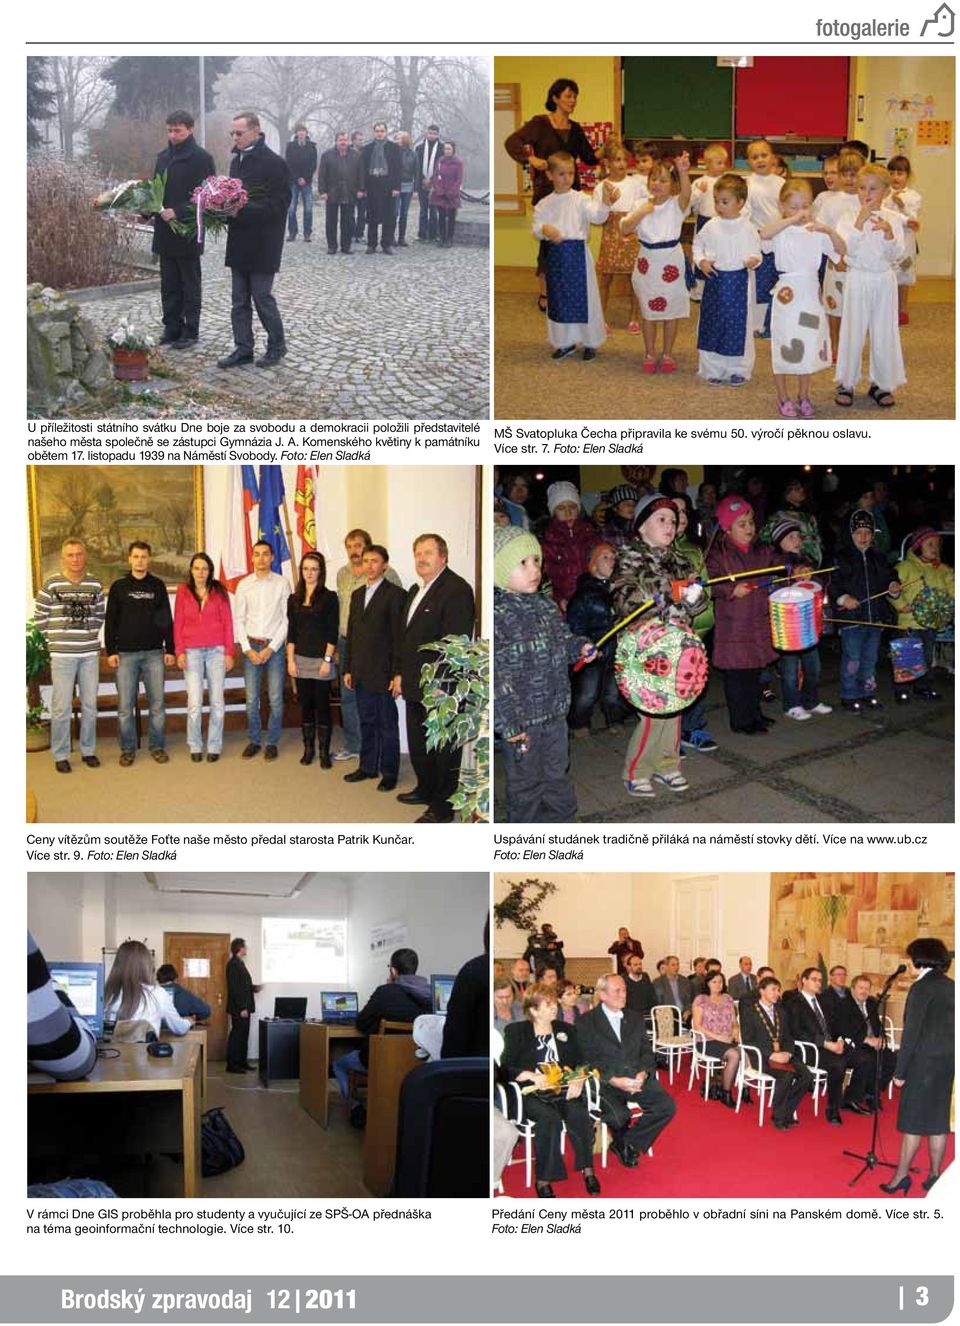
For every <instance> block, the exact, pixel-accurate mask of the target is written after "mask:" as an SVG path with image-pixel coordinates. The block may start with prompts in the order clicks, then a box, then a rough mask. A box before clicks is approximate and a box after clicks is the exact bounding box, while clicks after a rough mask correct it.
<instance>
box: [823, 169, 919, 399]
mask: <svg viewBox="0 0 960 1326" xmlns="http://www.w3.org/2000/svg"><path fill="white" fill-rule="evenodd" d="M889 189H890V174H889V172H888V171H887V169H886V167H885V166H877V165H870V166H864V167H862V169H861V170H860V172H859V174H858V175H857V197H858V199H859V202H860V208H859V211H858V212H857V215H856V216H855V217H852V218H851V217H844V218H843V219H842V220H841V221H840V224H839V225H838V226H837V232H838V234H839V235H840V237H841V239H842V240H843V241H844V243H845V244H846V246H847V257H846V262H847V282H846V286H847V288H846V291H845V292H844V303H843V318H842V319H841V322H840V346H839V349H838V352H837V373H836V382H837V392H836V396H835V397H834V399H835V401H836V403H837V405H840V406H842V407H843V408H844V409H849V408H850V406H851V405H852V404H853V393H854V388H855V387H856V385H857V382H858V380H859V378H860V362H861V359H862V357H863V346H864V342H865V341H866V339H867V337H868V336H869V337H870V390H869V393H868V394H869V396H870V397H871V399H872V400H873V402H874V403H875V404H876V405H878V406H879V407H880V409H881V410H889V409H892V407H893V406H894V405H896V401H895V399H894V396H893V393H894V392H895V391H896V389H897V388H898V387H901V386H903V384H904V383H905V382H906V380H907V377H906V373H905V371H904V367H903V353H902V351H901V349H900V329H899V326H898V322H897V277H896V271H895V268H896V264H897V263H899V262H900V261H901V259H902V258H903V221H902V220H901V219H900V216H899V214H898V213H897V212H895V211H894V210H893V209H892V208H889V207H885V206H884V200H885V198H886V196H887V193H888V191H889Z"/></svg>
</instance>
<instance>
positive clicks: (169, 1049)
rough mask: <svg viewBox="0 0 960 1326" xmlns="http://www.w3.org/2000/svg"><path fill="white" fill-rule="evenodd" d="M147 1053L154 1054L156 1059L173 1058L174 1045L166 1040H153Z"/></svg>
mask: <svg viewBox="0 0 960 1326" xmlns="http://www.w3.org/2000/svg"><path fill="white" fill-rule="evenodd" d="M147 1054H152V1055H153V1057H154V1059H171V1058H172V1057H173V1046H172V1045H169V1044H168V1043H167V1042H166V1041H151V1042H150V1044H149V1045H148V1046H147Z"/></svg>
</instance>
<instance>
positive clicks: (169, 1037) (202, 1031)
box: [160, 1027, 207, 1110]
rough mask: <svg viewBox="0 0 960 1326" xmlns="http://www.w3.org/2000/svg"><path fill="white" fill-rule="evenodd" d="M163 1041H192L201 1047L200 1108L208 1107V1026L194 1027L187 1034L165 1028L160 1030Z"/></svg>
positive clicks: (174, 1042) (172, 1042)
mask: <svg viewBox="0 0 960 1326" xmlns="http://www.w3.org/2000/svg"><path fill="white" fill-rule="evenodd" d="M160 1039H161V1040H162V1041H169V1042H170V1044H171V1045H176V1043H177V1041H182V1040H186V1041H190V1042H192V1043H193V1044H194V1045H197V1046H199V1048H200V1108H201V1110H205V1109H206V1108H207V1028H206V1027H194V1028H193V1030H192V1031H188V1032H187V1034H186V1036H175V1035H174V1034H173V1032H172V1031H167V1030H166V1029H164V1030H163V1031H161V1032H160Z"/></svg>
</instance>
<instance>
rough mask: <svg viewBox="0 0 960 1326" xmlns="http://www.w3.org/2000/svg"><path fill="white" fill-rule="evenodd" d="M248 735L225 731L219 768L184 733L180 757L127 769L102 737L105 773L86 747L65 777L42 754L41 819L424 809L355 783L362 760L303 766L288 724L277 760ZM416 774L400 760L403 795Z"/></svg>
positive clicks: (31, 782)
mask: <svg viewBox="0 0 960 1326" xmlns="http://www.w3.org/2000/svg"><path fill="white" fill-rule="evenodd" d="M246 744H247V738H246V733H244V732H228V733H226V734H225V735H224V741H223V754H222V756H221V758H220V761H219V762H218V764H217V765H216V766H215V767H211V766H210V765H208V764H207V763H206V762H204V763H203V764H193V763H192V762H191V760H190V753H189V751H188V750H187V745H186V740H185V738H184V736H183V733H175V734H174V735H173V736H172V737H171V738H170V742H169V744H168V747H167V752H168V754H169V756H170V763H169V764H166V765H158V764H154V762H153V760H152V759H151V758H150V755H149V753H148V752H147V751H146V749H143V750H141V751H140V752H139V754H138V756H137V759H136V761H135V762H134V764H133V765H132V767H131V768H129V769H121V768H120V764H119V759H120V751H119V747H118V746H117V744H116V740H115V739H109V738H108V739H106V740H104V741H102V742H100V743H99V745H98V747H97V754H98V756H99V758H100V760H101V766H100V768H99V769H88V768H87V767H86V766H85V765H84V764H83V763H82V761H81V760H80V757H79V752H78V751H76V750H75V751H74V753H73V756H72V757H71V762H72V764H73V773H72V774H58V773H57V771H56V769H55V768H54V767H53V760H52V759H51V756H50V752H49V751H48V750H47V751H36V752H34V753H32V754H31V755H30V757H29V759H28V761H27V786H28V788H29V789H30V791H31V792H33V793H34V795H35V796H36V801H37V822H38V823H40V824H75V823H78V822H82V823H85V824H209V823H211V822H214V821H215V822H217V823H223V824H249V823H250V821H251V818H252V819H253V820H256V821H265V822H267V823H272V824H331V825H334V824H335V825H338V826H339V825H341V824H412V823H413V822H414V820H415V819H416V818H417V816H418V815H419V814H420V813H421V812H422V810H423V807H422V806H404V805H402V804H401V803H400V802H399V801H398V800H397V796H396V792H394V793H389V792H378V791H377V790H376V788H377V784H376V783H375V782H374V781H373V780H372V779H371V780H370V781H368V782H364V783H345V782H344V781H343V778H344V775H345V774H348V773H352V772H353V770H354V769H356V768H357V764H356V762H354V761H349V760H344V761H343V762H336V763H334V765H333V768H332V769H321V768H320V766H319V765H318V764H317V763H316V761H314V763H313V764H312V765H310V767H309V768H304V767H303V766H302V765H301V764H300V756H301V755H302V754H303V746H302V744H301V742H300V733H299V731H297V730H295V729H293V728H285V729H284V731H283V733H282V735H281V738H280V755H279V758H278V759H276V760H274V761H273V762H272V763H270V764H267V762H266V761H265V760H264V759H263V757H262V756H260V757H258V758H257V759H255V760H242V759H241V758H240V752H241V751H242V750H243V748H244V746H245V745H246ZM414 781H415V779H414V775H413V770H412V769H411V767H410V761H409V759H408V758H407V757H406V756H402V757H401V760H400V779H399V781H398V783H397V789H396V791H397V792H404V791H412V789H413V785H414Z"/></svg>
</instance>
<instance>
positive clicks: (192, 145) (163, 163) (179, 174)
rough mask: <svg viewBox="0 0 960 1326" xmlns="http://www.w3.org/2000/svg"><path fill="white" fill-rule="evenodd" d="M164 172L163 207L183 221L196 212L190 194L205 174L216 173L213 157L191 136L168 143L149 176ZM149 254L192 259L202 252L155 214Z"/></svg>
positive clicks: (191, 239) (201, 246) (188, 237)
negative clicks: (173, 212) (151, 249)
mask: <svg viewBox="0 0 960 1326" xmlns="http://www.w3.org/2000/svg"><path fill="white" fill-rule="evenodd" d="M164 171H166V172H167V183H166V187H165V188H164V190H163V205H164V207H172V208H173V210H174V211H175V212H176V214H177V220H178V221H186V220H188V219H189V217H190V216H191V215H193V214H194V213H195V212H196V208H195V207H194V206H193V205H192V204H191V202H190V195H191V194H192V193H193V191H194V189H195V188H196V187H197V185H198V184H202V183H203V181H204V180H205V179H206V178H207V176H208V175H214V174H216V167H215V166H214V164H213V157H212V156H211V155H210V153H209V152H207V151H206V150H205V149H204V148H202V147H201V146H200V144H199V143H198V142H197V140H196V139H195V138H194V136H193V134H191V135H190V137H189V138H185V139H184V140H183V142H182V143H171V144H170V146H169V147H165V148H164V149H163V151H162V152H160V153H159V154H158V156H157V163H156V165H155V166H154V168H153V173H154V174H155V175H162V174H163V172H164ZM153 252H154V253H158V254H159V255H160V256H161V257H162V258H195V257H196V256H197V255H198V254H200V253H202V252H203V245H202V244H201V245H198V244H197V241H196V238H195V237H194V236H188V235H178V234H177V232H176V231H175V230H172V229H171V227H170V225H169V223H168V222H166V221H161V219H160V217H159V215H156V216H154V218H153Z"/></svg>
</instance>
